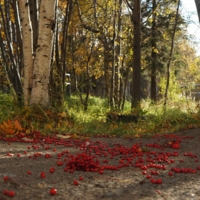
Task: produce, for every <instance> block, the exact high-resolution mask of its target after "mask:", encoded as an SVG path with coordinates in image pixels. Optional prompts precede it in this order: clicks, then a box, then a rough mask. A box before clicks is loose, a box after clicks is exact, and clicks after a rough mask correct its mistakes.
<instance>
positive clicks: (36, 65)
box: [18, 0, 56, 106]
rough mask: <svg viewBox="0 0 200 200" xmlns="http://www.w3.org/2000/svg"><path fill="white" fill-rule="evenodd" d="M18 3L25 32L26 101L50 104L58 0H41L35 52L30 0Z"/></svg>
mask: <svg viewBox="0 0 200 200" xmlns="http://www.w3.org/2000/svg"><path fill="white" fill-rule="evenodd" d="M18 3H19V14H20V19H21V28H22V35H23V56H24V101H25V104H27V105H34V104H40V105H42V106H47V105H48V104H49V90H48V85H49V76H50V64H51V55H52V47H53V37H54V27H55V22H54V21H55V5H56V0H41V1H40V2H39V20H38V38H37V45H36V49H35V53H34V54H33V31H34V30H32V25H31V20H30V12H29V3H28V1H24V0H18ZM35 14H36V15H37V13H35Z"/></svg>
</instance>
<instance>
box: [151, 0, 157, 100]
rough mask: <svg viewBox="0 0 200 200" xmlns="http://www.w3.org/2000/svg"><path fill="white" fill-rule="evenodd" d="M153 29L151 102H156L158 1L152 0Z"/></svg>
mask: <svg viewBox="0 0 200 200" xmlns="http://www.w3.org/2000/svg"><path fill="white" fill-rule="evenodd" d="M152 1H153V2H152V27H151V37H152V38H151V100H153V101H156V86H157V84H156V63H157V62H156V59H157V53H156V12H155V9H156V0H152Z"/></svg>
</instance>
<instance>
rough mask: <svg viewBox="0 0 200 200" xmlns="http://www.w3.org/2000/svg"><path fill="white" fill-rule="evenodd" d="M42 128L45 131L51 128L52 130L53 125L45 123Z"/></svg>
mask: <svg viewBox="0 0 200 200" xmlns="http://www.w3.org/2000/svg"><path fill="white" fill-rule="evenodd" d="M44 130H45V131H52V130H53V127H52V125H51V124H45V126H44Z"/></svg>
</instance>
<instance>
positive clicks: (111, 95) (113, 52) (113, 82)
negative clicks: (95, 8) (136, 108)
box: [110, 0, 117, 109]
mask: <svg viewBox="0 0 200 200" xmlns="http://www.w3.org/2000/svg"><path fill="white" fill-rule="evenodd" d="M116 17H117V15H116V0H115V6H114V18H113V24H112V26H113V35H112V71H111V82H110V107H111V109H113V108H114V106H115V98H114V89H115V76H116V72H115V38H116V33H115V27H116Z"/></svg>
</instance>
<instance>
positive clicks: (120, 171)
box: [0, 129, 200, 200]
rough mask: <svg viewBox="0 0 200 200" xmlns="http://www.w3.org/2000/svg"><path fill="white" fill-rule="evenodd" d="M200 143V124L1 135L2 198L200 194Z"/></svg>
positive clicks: (187, 198) (98, 199)
mask: <svg viewBox="0 0 200 200" xmlns="http://www.w3.org/2000/svg"><path fill="white" fill-rule="evenodd" d="M51 142H52V143H51ZM48 143H51V144H48ZM199 143H200V129H190V130H184V131H179V132H174V133H169V134H166V135H163V136H159V137H155V138H105V137H98V138H90V139H89V140H78V139H76V140H72V139H67V138H62V139H61V138H59V139H55V138H54V139H50V138H48V139H45V138H43V140H41V141H37V142H36V141H35V143H34V142H30V143H25V142H11V143H10V145H8V142H6V141H3V140H0V200H7V199H19V200H26V199H27V200H37V199H40V200H47V199H58V200H66V199H68V200H79V199H80V200H104V199H105V200H112V199H113V200H114V199H123V200H130V199H136V200H138V199H140V200H155V199H159V200H162V199H169V200H180V199H184V200H200V145H199ZM81 164H82V165H81ZM70 167H71V168H70ZM77 168H78V169H77ZM50 169H52V170H51V173H50V171H49V170H50ZM85 170H86V171H85ZM87 170H88V171H87ZM89 170H90V171H89ZM91 170H93V171H94V172H92V171H91ZM27 172H29V174H28V173H27ZM42 172H43V176H44V175H45V177H43V178H42V177H41V176H42V175H41V173H42ZM169 174H170V175H171V176H170V175H169ZM80 176H81V178H82V179H83V180H79V178H80ZM74 180H77V182H75V184H74ZM161 182H162V183H161ZM76 184H78V185H76ZM51 188H55V189H56V190H57V193H56V194H55V195H51V194H50V189H51ZM12 191H13V192H14V196H13V197H10V196H12ZM9 195H10V196H9Z"/></svg>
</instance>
